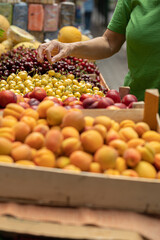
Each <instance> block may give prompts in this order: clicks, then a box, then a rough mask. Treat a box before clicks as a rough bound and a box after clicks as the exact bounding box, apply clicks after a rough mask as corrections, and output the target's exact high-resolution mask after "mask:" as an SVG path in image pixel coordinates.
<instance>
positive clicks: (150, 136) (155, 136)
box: [142, 130, 160, 142]
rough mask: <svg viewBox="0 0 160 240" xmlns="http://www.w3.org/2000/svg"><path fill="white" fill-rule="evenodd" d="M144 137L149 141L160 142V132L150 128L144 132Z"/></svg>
mask: <svg viewBox="0 0 160 240" xmlns="http://www.w3.org/2000/svg"><path fill="white" fill-rule="evenodd" d="M142 138H143V139H144V140H145V141H147V142H151V141H156V142H160V133H158V132H156V131H153V130H150V131H147V132H145V133H143V135H142Z"/></svg>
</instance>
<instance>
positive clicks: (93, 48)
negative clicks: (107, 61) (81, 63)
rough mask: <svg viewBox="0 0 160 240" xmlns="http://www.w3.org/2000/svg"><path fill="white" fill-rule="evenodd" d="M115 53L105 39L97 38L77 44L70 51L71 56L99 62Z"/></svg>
mask: <svg viewBox="0 0 160 240" xmlns="http://www.w3.org/2000/svg"><path fill="white" fill-rule="evenodd" d="M113 54H114V53H113V51H112V49H111V47H110V45H109V42H108V41H107V39H106V38H105V37H103V36H102V37H97V38H94V39H91V40H89V41H82V42H75V43H74V44H73V45H72V50H71V51H70V55H71V56H76V57H78V58H87V59H90V60H99V59H104V58H108V57H110V56H112V55H113Z"/></svg>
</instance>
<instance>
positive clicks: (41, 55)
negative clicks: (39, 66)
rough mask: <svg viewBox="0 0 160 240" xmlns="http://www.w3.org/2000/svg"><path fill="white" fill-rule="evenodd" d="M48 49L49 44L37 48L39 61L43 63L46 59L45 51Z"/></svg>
mask: <svg viewBox="0 0 160 240" xmlns="http://www.w3.org/2000/svg"><path fill="white" fill-rule="evenodd" d="M47 47H48V43H43V44H41V45H40V46H39V47H38V48H37V60H38V61H39V62H42V61H43V59H44V54H45V49H46V48H47Z"/></svg>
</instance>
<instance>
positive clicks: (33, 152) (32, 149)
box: [31, 148, 38, 160]
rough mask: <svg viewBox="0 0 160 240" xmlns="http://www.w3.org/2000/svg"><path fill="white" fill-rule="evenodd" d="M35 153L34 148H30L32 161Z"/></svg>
mask: <svg viewBox="0 0 160 240" xmlns="http://www.w3.org/2000/svg"><path fill="white" fill-rule="evenodd" d="M37 151H38V150H37V149H35V148H31V152H32V160H33V159H34V156H35V154H36V152H37Z"/></svg>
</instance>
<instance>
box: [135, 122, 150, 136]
mask: <svg viewBox="0 0 160 240" xmlns="http://www.w3.org/2000/svg"><path fill="white" fill-rule="evenodd" d="M134 129H135V131H136V132H137V133H138V135H139V136H140V137H141V136H142V135H143V133H145V132H147V131H149V130H150V127H149V125H148V124H147V123H145V122H138V123H136V125H135V126H134Z"/></svg>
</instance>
